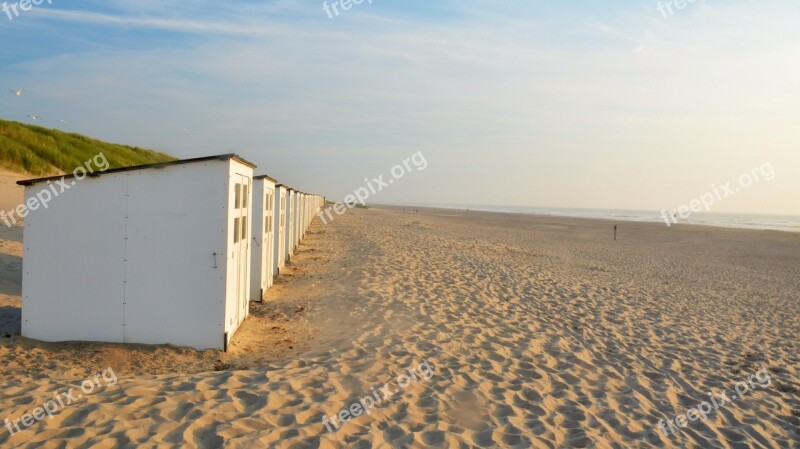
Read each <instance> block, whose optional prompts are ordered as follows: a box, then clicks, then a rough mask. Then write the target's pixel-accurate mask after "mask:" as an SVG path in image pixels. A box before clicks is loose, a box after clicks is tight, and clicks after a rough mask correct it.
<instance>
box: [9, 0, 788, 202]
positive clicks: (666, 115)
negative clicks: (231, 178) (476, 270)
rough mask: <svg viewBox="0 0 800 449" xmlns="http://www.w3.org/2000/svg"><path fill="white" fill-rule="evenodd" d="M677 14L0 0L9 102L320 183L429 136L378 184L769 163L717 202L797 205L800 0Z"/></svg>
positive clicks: (568, 179) (611, 196)
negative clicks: (234, 156)
mask: <svg viewBox="0 0 800 449" xmlns="http://www.w3.org/2000/svg"><path fill="white" fill-rule="evenodd" d="M328 1H329V3H332V1H331V0H328ZM674 12H675V14H674V15H672V16H670V17H668V18H665V17H664V16H663V15H662V13H660V12H659V9H658V2H657V1H653V2H651V1H638V2H634V1H608V2H596V1H594V2H590V1H574V2H563V1H562V2H557V1H524V2H523V1H491V2H490V1H480V2H479V1H470V0H466V1H458V2H456V1H440V2H409V1H406V2H400V1H396V0H373V3H372V4H369V3H367V2H366V1H365V2H364V3H362V4H361V5H356V6H353V7H352V9H351V10H349V11H346V12H345V11H342V13H341V15H339V16H338V17H335V18H334V19H329V18H328V16H327V15H326V13H325V12H324V10H323V7H322V1H293V0H279V1H272V2H255V1H237V2H229V1H214V2H210V1H204V0H192V1H185V0H177V1H171V2H169V3H168V5H167V6H165V2H162V1H153V0H144V1H136V2H133V1H119V0H106V1H102V2H101V1H87V0H84V1H70V2H67V1H65V0H54V1H53V3H52V4H51V5H48V4H47V3H45V4H43V5H41V6H38V7H36V8H35V9H34V10H32V11H29V12H23V13H22V14H20V16H19V17H15V18H14V19H13V20H8V18H7V17H4V15H0V39H2V42H4V45H3V46H2V47H0V67H2V71H0V87H2V91H3V92H6V93H7V94H3V95H0V117H2V118H5V119H11V120H17V121H23V122H26V121H28V119H27V117H26V116H27V115H28V114H32V115H39V116H42V117H44V120H42V121H41V122H38V123H39V124H41V125H43V126H48V127H54V128H61V129H65V130H69V131H75V132H80V133H84V134H88V135H91V136H93V137H97V138H100V139H104V140H109V141H113V142H120V143H126V144H131V145H137V146H142V147H148V148H154V149H159V150H162V151H166V152H169V153H171V154H174V155H176V156H178V157H196V156H202V155H209V154H216V153H225V152H237V153H239V154H241V155H242V156H243V157H245V158H247V159H250V160H253V161H254V162H256V163H257V164H258V165H259V167H260V171H262V172H265V173H269V174H270V175H272V176H274V177H276V178H278V179H280V180H281V181H283V182H285V183H287V184H289V185H292V186H297V187H298V188H300V189H302V190H306V191H313V192H320V193H322V194H325V195H327V196H329V197H333V198H341V197H343V196H344V195H346V194H347V193H350V192H352V191H353V190H355V189H356V188H358V187H359V186H361V185H362V184H363V179H364V178H366V177H369V178H372V177H377V176H378V175H379V174H381V173H388V172H389V169H390V168H391V167H392V166H393V165H394V164H396V163H398V162H400V161H402V160H403V159H405V158H406V157H408V156H410V155H411V154H412V153H415V152H417V151H422V152H423V154H424V155H425V156H426V159H427V160H428V163H429V164H428V168H427V169H426V170H425V171H422V172H417V173H413V174H410V175H408V176H406V177H405V178H404V179H403V180H402V181H400V182H397V183H395V184H393V185H392V186H391V187H390V188H387V189H385V190H384V191H382V192H380V194H379V195H376V196H374V197H373V198H371V199H370V200H371V201H373V202H381V201H387V202H404V201H405V202H413V203H418V202H431V203H462V204H478V203H481V204H494V205H529V206H562V207H597V208H627V209H661V208H674V207H677V206H679V205H682V204H685V203H687V202H688V201H690V200H691V199H693V198H697V197H699V196H700V195H702V194H703V193H705V192H707V191H708V190H709V189H710V186H711V185H712V184H717V185H719V184H721V183H724V182H726V181H729V180H735V179H737V178H738V176H739V175H740V174H742V173H745V172H749V171H750V170H751V169H753V168H754V167H758V166H760V165H762V164H763V163H765V162H770V163H771V164H772V166H773V167H774V168H775V173H776V177H775V179H774V180H773V181H771V182H769V183H760V184H757V185H755V186H752V187H750V188H748V189H746V190H745V191H743V192H742V193H741V194H739V195H737V196H736V197H735V198H730V199H727V200H726V201H724V202H720V203H718V204H717V205H715V211H717V212H756V213H784V214H800V201H798V200H797V199H798V197H800V151H798V148H797V141H798V135H800V132H799V131H798V126H797V123H800V120H798V119H800V117H799V115H800V112H798V108H797V105H798V104H800V83H798V82H797V80H798V79H800V31H799V30H800V27H798V26H797V24H798V23H800V4H798V3H797V2H790V1H780V2H779V1H770V0H767V1H725V2H723V1H717V0H706V1H704V2H703V1H698V2H695V3H690V4H688V5H687V6H686V7H685V8H684V9H683V10H677V9H676V10H674ZM18 88H24V89H26V92H25V94H24V95H23V96H22V97H15V96H13V95H11V94H10V93H9V92H8V91H9V90H12V89H18ZM61 119H63V120H66V121H67V123H66V124H62V123H60V122H59V120H61ZM185 128H189V131H188V132H184V129H185Z"/></svg>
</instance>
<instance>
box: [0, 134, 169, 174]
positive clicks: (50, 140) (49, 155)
mask: <svg viewBox="0 0 800 449" xmlns="http://www.w3.org/2000/svg"><path fill="white" fill-rule="evenodd" d="M100 152H102V153H103V154H104V155H105V156H106V159H108V162H109V164H110V168H119V167H129V166H133V165H142V164H152V163H158V162H167V161H171V160H175V158H174V157H172V156H170V155H168V154H164V153H159V152H157V151H153V150H146V149H142V148H136V147H130V146H126V145H117V144H113V143H107V142H102V141H99V140H95V139H91V138H89V137H86V136H82V135H80V134H74V133H65V132H63V131H57V130H54V129H48V128H42V127H40V126H33V125H26V124H24V123H18V122H9V121H6V120H0V168H4V169H6V170H10V171H14V172H18V173H28V174H31V175H35V176H39V175H42V176H44V175H51V174H57V173H64V172H70V171H72V170H73V169H74V168H75V167H78V166H81V165H83V163H84V162H85V161H87V160H89V159H90V158H92V157H93V156H95V155H96V154H98V153H100Z"/></svg>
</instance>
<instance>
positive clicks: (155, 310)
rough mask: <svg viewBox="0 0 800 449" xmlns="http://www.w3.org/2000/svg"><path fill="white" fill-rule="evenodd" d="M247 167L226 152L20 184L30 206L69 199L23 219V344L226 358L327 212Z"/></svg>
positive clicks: (316, 199)
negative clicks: (146, 347) (113, 346)
mask: <svg viewBox="0 0 800 449" xmlns="http://www.w3.org/2000/svg"><path fill="white" fill-rule="evenodd" d="M254 169H256V166H255V165H254V164H252V163H250V162H248V161H246V160H244V159H242V158H240V157H238V156H236V155H235V154H225V155H219V156H211V157H204V158H197V159H187V160H181V161H174V162H168V163H161V164H152V165H144V166H137V167H128V168H120V169H113V170H107V171H104V172H96V173H94V174H92V175H91V176H89V177H86V178H85V179H77V178H75V177H74V176H64V177H62V176H56V177H50V178H40V179H32V180H27V181H20V182H19V184H21V185H23V186H25V201H26V204H32V203H31V201H33V200H32V198H40V199H41V198H42V197H48V198H49V197H50V196H52V195H46V194H45V191H50V192H51V193H58V192H59V190H65V191H62V192H61V193H60V195H59V196H58V197H57V198H53V199H52V200H51V201H49V202H47V203H44V204H42V206H43V207H39V208H38V209H37V210H35V211H31V212H30V213H29V214H28V216H27V217H26V219H25V225H24V226H25V228H24V246H25V253H24V260H23V287H22V336H23V337H27V338H32V339H36V340H43V341H51V342H60V341H100V342H113V343H142V344H172V345H176V346H188V347H193V348H197V349H212V348H213V349H221V350H227V349H228V344H229V343H230V341H231V338H232V337H233V335H234V333H235V332H236V330H237V329H238V328H239V326H240V325H241V324H242V322H243V321H244V320H245V318H247V316H248V313H249V307H250V301H262V300H263V298H264V295H265V292H266V291H267V289H269V288H270V287H271V286H272V285H273V281H274V279H275V277H276V276H278V275H279V274H280V272H281V270H282V269H283V268H284V267H285V265H286V263H287V261H289V260H290V258H291V257H292V256H293V255H294V254H295V251H297V247H298V245H299V243H300V241H301V240H302V239H303V237H304V236H305V234H306V231H307V230H308V228H309V226H310V224H311V221H312V220H313V218H314V216H315V215H316V214H317V212H318V211H319V210H320V209H321V208H322V207H323V205H324V204H325V198H323V197H321V196H319V195H313V194H308V193H304V192H301V191H299V190H296V189H293V188H290V187H287V186H285V185H283V184H279V183H278V181H276V180H275V179H273V178H270V177H269V176H263V175H262V176H254ZM62 178H63V179H62ZM57 185H58V186H59V187H58V189H56V188H55V186H57ZM64 187H66V189H64ZM33 203H36V201H33Z"/></svg>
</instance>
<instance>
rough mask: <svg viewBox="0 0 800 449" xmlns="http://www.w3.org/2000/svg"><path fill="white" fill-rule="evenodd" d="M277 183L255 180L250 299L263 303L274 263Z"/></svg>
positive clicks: (269, 284)
mask: <svg viewBox="0 0 800 449" xmlns="http://www.w3.org/2000/svg"><path fill="white" fill-rule="evenodd" d="M274 196H275V183H274V182H272V181H270V180H267V179H254V180H253V238H252V242H253V244H252V246H251V248H250V252H251V256H252V258H251V260H252V266H251V271H250V299H252V300H253V301H261V300H263V295H264V293H265V292H266V291H267V289H269V287H270V286H272V276H273V268H272V263H273V260H274V255H273V246H274V244H275V238H274V236H273V233H274V231H273V230H274V229H275V222H274V216H273V212H272V211H273V209H274V208H275V199H274Z"/></svg>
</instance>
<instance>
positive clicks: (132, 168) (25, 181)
mask: <svg viewBox="0 0 800 449" xmlns="http://www.w3.org/2000/svg"><path fill="white" fill-rule="evenodd" d="M215 160H216V161H226V160H234V161H236V162H239V163H240V164H243V165H246V166H248V167H250V168H252V169H255V168H257V166H256V165H255V164H254V163H252V162H250V161H248V160H246V159H243V158H241V157H239V156H238V155H236V154H233V153H227V154H219V155H216V156H206V157H197V158H192V159H179V160H177V161H169V162H159V163H156V164H145V165H133V166H130V167H120V168H114V169H111V170H106V171H102V172H95V173H90V174H87V176H89V177H91V178H95V177H99V176H102V175H105V174H109V173H120V172H126V171H135V170H147V169H151V168H164V167H170V166H173V165H183V164H192V163H195V162H207V161H215ZM74 177H75V175H74V174H71V173H68V174H65V175H60V176H48V177H45V178H33V179H23V180H21V181H17V184H18V185H21V186H32V185H34V184H38V183H41V182H47V181H56V180H59V179H71V178H74Z"/></svg>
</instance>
